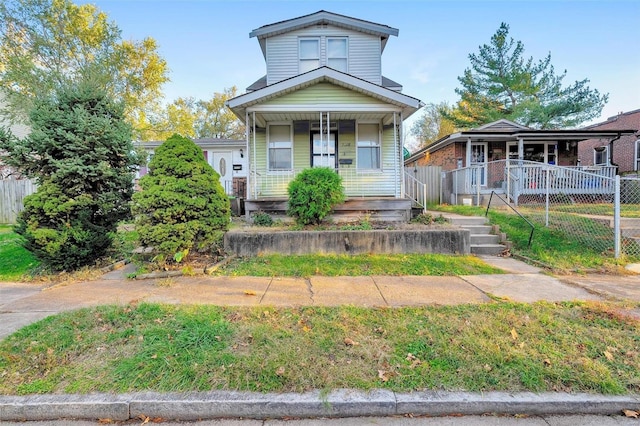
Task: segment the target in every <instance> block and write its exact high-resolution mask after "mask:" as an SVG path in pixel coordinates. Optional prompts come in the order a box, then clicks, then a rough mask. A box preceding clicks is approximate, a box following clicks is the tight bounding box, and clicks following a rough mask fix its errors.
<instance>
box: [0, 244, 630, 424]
mask: <svg viewBox="0 0 640 426" xmlns="http://www.w3.org/2000/svg"><path fill="white" fill-rule="evenodd" d="M482 259H483V260H484V261H485V262H487V263H489V264H491V265H494V266H496V267H498V268H501V269H503V270H504V271H505V272H506V273H505V274H496V275H465V276H457V277H456V276H454V277H434V276H404V277H390V276H360V277H322V276H314V277H311V278H309V279H304V278H270V277H210V276H197V277H177V278H169V279H160V280H144V281H137V280H128V279H126V275H127V274H128V273H129V272H130V271H129V270H128V269H127V268H124V269H122V270H117V271H113V272H111V273H109V274H106V275H105V276H103V277H102V278H101V279H100V280H96V281H90V282H78V283H74V284H68V285H56V286H53V287H44V286H39V285H35V284H24V283H0V339H2V338H4V337H6V336H8V335H9V334H11V333H13V332H15V331H16V330H18V329H19V328H21V327H23V326H25V325H28V324H30V323H32V322H35V321H37V320H39V319H42V318H44V317H46V316H48V315H52V314H55V313H58V312H63V311H68V310H72V309H77V308H81V307H90V306H97V305H101V304H114V303H115V304H126V303H129V302H132V301H137V302H140V301H148V302H160V303H173V304H216V305H229V306H256V305H270V306H284V307H294V306H306V305H315V306H337V305H342V304H353V305H359V306H390V307H396V306H421V305H434V304H437V305H450V304H461V303H486V302H489V301H491V300H493V299H495V298H499V299H503V300H510V301H514V302H524V303H531V302H535V301H539V300H548V301H571V300H606V299H611V298H615V299H625V300H631V301H635V302H640V275H635V276H603V275H585V276H577V275H576V276H563V277H552V276H549V275H546V274H545V273H543V271H541V270H540V269H538V268H535V267H532V266H529V265H527V264H525V263H523V262H520V261H517V260H515V259H512V258H500V257H494V256H487V257H482ZM627 313H628V314H629V315H632V316H637V317H638V318H640V310H639V309H635V310H630V311H629V312H627ZM639 408H640V399H639V398H638V397H627V396H624V397H608V396H602V395H568V394H562V393H553V394H531V393H516V394H507V393H499V392H498V393H496V392H494V393H486V394H473V393H457V392H427V393H420V392H417V393H411V394H396V393H393V392H388V391H373V392H371V393H362V392H356V391H335V392H331V393H330V394H329V395H328V396H323V395H321V394H320V393H318V392H315V393H309V394H301V395H290V394H289V395H282V394H253V393H243V392H207V393H196V394H189V395H183V394H154V393H151V394H135V395H86V396H83V395H42V396H27V397H2V396H0V421H3V420H4V421H7V420H21V419H29V420H45V419H55V418H64V417H67V418H68V417H74V418H84V419H97V418H111V419H114V420H116V419H120V420H126V419H129V418H135V417H136V416H137V415H138V414H141V413H142V414H145V415H148V416H151V415H152V413H155V417H164V418H171V419H180V420H189V419H194V418H215V417H221V416H222V417H224V416H227V417H228V416H231V417H238V416H242V417H248V418H267V417H269V418H283V417H314V416H382V415H398V414H407V413H414V414H428V415H443V414H453V413H458V414H466V415H471V414H482V413H488V412H496V413H503V414H532V415H535V414H541V413H543V414H576V413H582V414H602V415H610V414H619V413H620V410H621V409H634V410H638V409H639ZM167 410H168V411H167ZM193 416H196V417H193Z"/></svg>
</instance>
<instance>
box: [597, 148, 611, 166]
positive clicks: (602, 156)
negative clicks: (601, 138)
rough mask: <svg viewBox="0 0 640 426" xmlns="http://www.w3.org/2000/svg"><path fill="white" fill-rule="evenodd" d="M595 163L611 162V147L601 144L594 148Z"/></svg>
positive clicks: (604, 164)
mask: <svg viewBox="0 0 640 426" xmlns="http://www.w3.org/2000/svg"><path fill="white" fill-rule="evenodd" d="M593 164H596V165H603V166H606V165H607V164H609V147H608V146H599V147H597V148H593Z"/></svg>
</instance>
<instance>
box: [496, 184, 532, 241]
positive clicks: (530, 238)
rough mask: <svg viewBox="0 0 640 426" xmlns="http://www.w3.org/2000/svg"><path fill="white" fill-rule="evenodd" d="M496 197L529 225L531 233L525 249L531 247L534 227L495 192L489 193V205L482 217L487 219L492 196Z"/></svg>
mask: <svg viewBox="0 0 640 426" xmlns="http://www.w3.org/2000/svg"><path fill="white" fill-rule="evenodd" d="M494 195H495V196H496V197H498V198H499V199H500V200H502V202H503V203H504V204H505V205H507V206H508V207H509V208H510V209H511V210H513V211H514V212H515V214H517V215H518V216H520V218H521V219H522V220H524V221H525V222H527V223H528V224H529V226H530V227H531V232H530V233H529V243H528V244H527V248H530V247H531V241H532V240H533V231H535V229H536V228H535V226H533V223H531V222H529V220H527V218H526V217H524V216H522V214H521V213H520V212H519V211H518V210H516V209H514V208H513V206H512V205H511V204H510V203H509V202H507V201H506V200H505V199H504V198H502V197H501V196H500V195H498V194H496V191H491V196H490V197H489V204H487V210H486V211H485V212H484V217H487V215H488V214H489V208H490V207H491V200H492V199H493V196H494Z"/></svg>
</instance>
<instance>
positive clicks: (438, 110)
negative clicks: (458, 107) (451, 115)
mask: <svg viewBox="0 0 640 426" xmlns="http://www.w3.org/2000/svg"><path fill="white" fill-rule="evenodd" d="M450 111H451V107H450V106H449V104H448V103H446V102H441V103H439V104H428V105H427V106H426V107H425V108H424V109H423V113H422V115H421V116H420V118H418V120H417V121H416V122H415V123H413V126H412V127H411V133H412V134H413V136H415V137H416V138H417V139H418V142H419V143H420V147H422V146H426V145H429V144H430V143H431V142H434V141H436V140H438V139H440V138H441V137H443V136H447V135H449V134H451V133H453V132H454V131H455V127H454V125H453V123H452V122H451V120H448V119H446V118H444V117H443V116H442V114H443V113H445V114H446V113H447V112H450Z"/></svg>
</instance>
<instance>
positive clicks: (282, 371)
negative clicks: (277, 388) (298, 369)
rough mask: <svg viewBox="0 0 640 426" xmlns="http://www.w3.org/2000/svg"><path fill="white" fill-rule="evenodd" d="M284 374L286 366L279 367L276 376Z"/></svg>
mask: <svg viewBox="0 0 640 426" xmlns="http://www.w3.org/2000/svg"><path fill="white" fill-rule="evenodd" d="M283 374H284V367H279V368H278V369H277V370H276V376H282V375H283Z"/></svg>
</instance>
